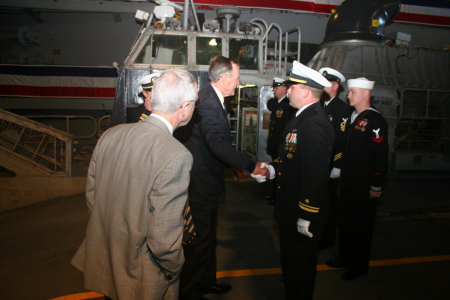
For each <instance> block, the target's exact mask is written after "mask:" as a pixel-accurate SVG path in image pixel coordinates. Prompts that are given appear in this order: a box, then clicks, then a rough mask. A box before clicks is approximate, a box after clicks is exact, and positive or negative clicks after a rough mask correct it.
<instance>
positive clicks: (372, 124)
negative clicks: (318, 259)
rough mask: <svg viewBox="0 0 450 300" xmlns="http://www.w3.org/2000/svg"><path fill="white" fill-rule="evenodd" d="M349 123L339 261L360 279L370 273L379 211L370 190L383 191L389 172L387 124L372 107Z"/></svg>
mask: <svg viewBox="0 0 450 300" xmlns="http://www.w3.org/2000/svg"><path fill="white" fill-rule="evenodd" d="M350 121H351V120H350V119H349V120H348V122H347V126H346V131H347V134H346V139H345V144H344V149H343V151H342V169H341V189H340V199H339V203H340V206H339V215H340V216H339V247H340V249H339V256H338V257H337V258H336V260H337V261H339V262H340V263H342V264H344V265H346V266H347V273H348V274H349V276H360V275H364V274H366V273H367V272H368V270H369V261H370V249H371V243H372V236H373V229H374V224H375V217H376V210H377V199H371V198H370V189H372V190H376V191H379V190H381V184H382V180H383V178H384V176H385V174H386V173H387V170H388V156H389V144H388V124H387V122H386V120H385V119H384V118H383V116H381V114H380V113H379V112H378V111H376V110H375V108H373V107H370V108H368V109H366V110H365V111H363V112H362V113H360V114H359V115H358V116H357V117H356V118H355V120H354V121H353V122H351V124H350Z"/></svg>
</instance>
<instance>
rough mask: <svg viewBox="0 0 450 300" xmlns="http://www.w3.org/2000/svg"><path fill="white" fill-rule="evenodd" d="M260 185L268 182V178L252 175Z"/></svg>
mask: <svg viewBox="0 0 450 300" xmlns="http://www.w3.org/2000/svg"><path fill="white" fill-rule="evenodd" d="M250 176H252V177H253V178H255V180H256V181H257V182H258V183H261V182H264V181H266V176H262V175H253V174H250Z"/></svg>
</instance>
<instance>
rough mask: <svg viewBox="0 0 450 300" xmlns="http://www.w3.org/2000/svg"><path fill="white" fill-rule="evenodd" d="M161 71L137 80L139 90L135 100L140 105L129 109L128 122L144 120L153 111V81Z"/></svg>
mask: <svg viewBox="0 0 450 300" xmlns="http://www.w3.org/2000/svg"><path fill="white" fill-rule="evenodd" d="M160 75H161V73H152V74H149V75H145V76H144V77H142V78H141V79H139V81H138V82H137V86H138V92H137V93H136V97H135V100H134V102H135V103H136V104H137V105H139V106H138V107H136V108H134V107H133V108H132V109H129V110H128V111H127V119H128V123H134V122H138V121H142V120H144V119H145V118H147V117H148V116H149V115H150V114H151V113H152V90H153V82H154V81H155V79H156V78H158V77H159V76H160Z"/></svg>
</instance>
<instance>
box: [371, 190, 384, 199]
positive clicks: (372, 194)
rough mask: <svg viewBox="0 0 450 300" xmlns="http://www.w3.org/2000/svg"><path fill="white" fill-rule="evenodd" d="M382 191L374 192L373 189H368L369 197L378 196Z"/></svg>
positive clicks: (374, 197)
mask: <svg viewBox="0 0 450 300" xmlns="http://www.w3.org/2000/svg"><path fill="white" fill-rule="evenodd" d="M382 193H383V192H382V191H379V192H375V191H372V190H370V199H376V198H380V196H381V194H382Z"/></svg>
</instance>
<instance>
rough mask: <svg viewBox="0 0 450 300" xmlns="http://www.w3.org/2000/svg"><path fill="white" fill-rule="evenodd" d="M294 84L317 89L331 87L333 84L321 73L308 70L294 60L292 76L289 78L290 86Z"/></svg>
mask: <svg viewBox="0 0 450 300" xmlns="http://www.w3.org/2000/svg"><path fill="white" fill-rule="evenodd" d="M293 84H304V85H308V86H310V87H314V88H317V89H323V88H324V87H330V86H331V83H330V82H329V81H328V80H326V79H325V77H323V76H322V75H321V74H320V73H319V72H317V71H316V70H313V69H311V68H308V67H307V66H305V65H303V64H301V63H300V62H298V61H296V60H294V64H293V66H292V71H291V75H290V76H289V85H293Z"/></svg>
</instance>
